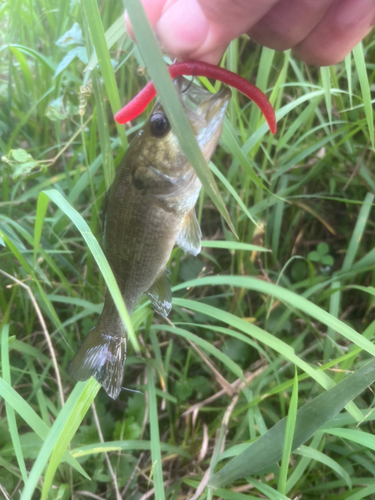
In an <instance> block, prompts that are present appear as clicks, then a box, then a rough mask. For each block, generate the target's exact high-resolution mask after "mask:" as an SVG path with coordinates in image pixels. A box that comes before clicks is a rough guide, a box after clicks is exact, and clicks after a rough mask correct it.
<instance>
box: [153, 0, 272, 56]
mask: <svg viewBox="0 0 375 500" xmlns="http://www.w3.org/2000/svg"><path fill="white" fill-rule="evenodd" d="M276 1H277V0H263V1H261V2H259V1H258V2H256V1H253V2H249V0H236V1H235V2H234V1H233V0H215V1H212V0H176V1H174V2H173V4H172V5H171V6H169V7H168V6H167V5H166V7H168V8H165V9H164V11H163V14H162V16H161V18H160V20H159V21H158V23H157V27H156V30H157V34H158V37H159V40H160V41H161V44H162V48H163V49H164V50H165V51H166V52H168V53H169V54H170V55H172V56H174V57H177V58H180V59H188V58H194V59H199V60H203V61H206V62H211V63H215V62H217V61H218V60H219V58H220V57H221V55H222V53H223V52H224V50H225V46H226V45H227V44H228V43H229V42H230V41H231V40H233V39H234V38H236V37H238V36H239V35H241V34H242V33H244V32H246V31H247V30H248V29H249V28H250V27H251V26H252V25H253V24H254V23H256V22H257V21H258V20H259V19H260V18H261V17H262V16H263V15H264V14H265V13H266V12H267V11H268V10H269V9H270V8H271V7H272V6H273V5H274V4H275V3H276Z"/></svg>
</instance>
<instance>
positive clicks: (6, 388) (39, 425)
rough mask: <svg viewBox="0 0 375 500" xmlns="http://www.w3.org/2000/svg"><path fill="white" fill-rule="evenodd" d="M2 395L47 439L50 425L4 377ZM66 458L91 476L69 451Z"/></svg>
mask: <svg viewBox="0 0 375 500" xmlns="http://www.w3.org/2000/svg"><path fill="white" fill-rule="evenodd" d="M0 395H1V397H3V398H4V400H5V401H6V402H7V403H8V404H9V405H10V406H11V407H12V408H13V409H14V410H15V411H16V412H17V413H18V415H20V417H21V418H23V420H24V421H25V422H26V423H27V425H29V426H30V427H31V429H32V430H33V431H34V432H35V434H37V435H38V436H39V437H40V438H41V439H42V440H45V439H47V436H48V433H49V431H50V428H49V427H48V425H47V424H46V423H45V422H43V420H42V419H41V418H40V417H39V415H38V414H37V413H36V412H35V411H34V410H33V408H32V407H31V406H30V405H29V404H28V403H27V402H26V401H25V400H24V399H23V398H22V397H21V396H20V395H19V394H18V393H17V392H16V391H15V390H14V389H13V388H12V387H11V386H10V385H9V384H8V383H7V382H5V380H3V379H2V378H0ZM64 460H65V461H66V462H67V463H68V464H69V465H71V466H72V467H74V468H75V469H76V470H77V471H78V472H80V473H81V474H82V475H83V476H85V477H86V478H87V479H89V476H88V475H87V474H86V472H85V471H84V469H83V468H82V467H81V465H80V464H79V463H78V462H77V460H76V459H75V458H73V457H72V456H71V454H70V453H69V452H66V453H65V455H64Z"/></svg>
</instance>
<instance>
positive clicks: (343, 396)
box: [210, 360, 375, 487]
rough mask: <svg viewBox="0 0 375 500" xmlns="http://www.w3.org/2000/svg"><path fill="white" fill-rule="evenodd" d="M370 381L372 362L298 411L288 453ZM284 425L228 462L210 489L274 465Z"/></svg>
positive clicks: (373, 375)
mask: <svg viewBox="0 0 375 500" xmlns="http://www.w3.org/2000/svg"><path fill="white" fill-rule="evenodd" d="M374 380H375V361H374V360H373V361H371V362H370V363H368V364H367V365H365V366H364V367H363V368H360V369H359V370H358V371H357V372H355V373H353V374H352V375H349V376H348V377H347V378H346V379H345V380H343V381H342V382H340V383H339V384H337V385H336V386H335V387H333V388H332V389H330V390H329V391H326V392H325V393H323V394H321V395H320V396H318V397H316V398H315V399H314V400H313V401H311V402H310V403H307V404H306V405H304V406H303V407H302V408H301V409H300V410H298V412H297V421H296V426H295V431H294V439H293V444H292V449H293V450H294V449H295V448H298V446H300V445H301V444H303V443H304V442H305V441H307V440H308V439H309V438H310V437H311V436H313V435H314V434H315V432H317V430H319V429H320V428H321V427H322V426H323V425H324V424H325V423H326V422H328V421H329V420H331V419H332V418H333V417H334V416H335V415H336V414H337V413H338V412H339V411H341V410H342V409H343V408H344V406H346V405H347V404H348V403H349V402H350V401H352V400H353V399H354V398H355V397H356V396H358V395H359V394H360V393H361V392H363V391H364V390H365V389H366V388H367V387H368V386H369V385H370V384H372V383H373V382H374ZM286 423H287V418H284V419H282V420H281V421H280V422H278V423H277V424H276V425H274V426H273V427H272V428H271V429H270V430H269V431H268V432H267V433H266V434H264V435H263V436H261V437H260V438H259V439H258V440H257V441H256V442H255V443H253V444H252V445H250V446H249V447H248V448H247V449H246V450H245V451H244V452H242V453H240V454H239V455H237V456H236V457H235V458H233V459H232V460H230V462H228V463H227V464H226V465H225V466H224V467H223V468H222V469H221V471H220V472H218V473H217V474H215V475H214V476H213V477H212V478H211V480H210V485H211V486H213V487H220V486H224V485H226V484H229V483H232V482H233V481H235V480H236V479H238V478H240V477H245V476H247V475H253V474H255V473H256V472H257V471H260V470H262V469H265V468H266V467H270V466H271V465H273V464H275V463H276V462H278V461H279V460H280V458H281V457H282V451H283V442H284V438H285V431H286Z"/></svg>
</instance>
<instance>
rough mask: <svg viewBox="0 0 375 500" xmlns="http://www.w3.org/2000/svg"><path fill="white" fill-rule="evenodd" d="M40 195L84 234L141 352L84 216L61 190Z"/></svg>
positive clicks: (108, 266)
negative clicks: (55, 206)
mask: <svg viewBox="0 0 375 500" xmlns="http://www.w3.org/2000/svg"><path fill="white" fill-rule="evenodd" d="M39 196H47V197H48V198H50V200H52V201H53V202H54V203H55V204H56V205H57V206H58V207H59V208H60V210H62V211H63V212H64V214H65V215H66V216H67V217H69V219H70V220H71V221H72V222H73V224H74V225H75V226H76V228H77V229H78V231H79V232H80V233H81V234H82V236H83V238H84V239H85V241H86V243H87V246H88V247H89V249H90V251H91V253H92V255H93V256H94V258H95V260H96V262H97V264H98V266H99V269H100V270H101V272H102V274H103V278H104V279H105V282H106V284H107V288H108V291H109V292H110V294H111V295H112V298H113V301H114V303H115V304H116V307H117V310H118V312H119V315H120V317H121V319H122V322H123V323H124V326H125V328H126V330H127V333H128V335H129V339H130V341H131V343H132V344H133V347H134V349H135V350H136V351H137V352H139V345H138V341H137V338H136V336H135V333H134V329H133V325H132V323H131V320H130V318H129V315H128V312H127V310H126V307H125V303H124V300H123V298H122V295H121V292H120V289H119V287H118V284H117V281H116V278H115V277H114V275H113V272H112V269H111V268H110V265H109V264H108V261H107V259H106V257H105V255H104V253H103V250H102V249H101V248H100V245H99V243H98V241H97V239H96V238H95V236H94V235H93V234H92V232H91V230H90V228H89V226H88V225H87V223H86V222H85V220H84V219H83V217H82V216H81V215H80V214H79V213H78V212H77V211H76V210H75V209H74V208H73V207H72V206H71V205H70V204H69V202H68V201H67V200H66V199H65V198H64V197H63V195H62V194H61V193H59V191H57V190H56V189H50V190H48V191H44V192H43V193H41V194H40V195H39Z"/></svg>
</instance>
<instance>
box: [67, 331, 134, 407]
mask: <svg viewBox="0 0 375 500" xmlns="http://www.w3.org/2000/svg"><path fill="white" fill-rule="evenodd" d="M125 356H126V337H125V336H112V335H110V334H107V333H103V332H102V331H101V328H100V323H99V324H98V325H97V326H96V327H95V328H93V329H92V330H91V331H90V332H89V333H88V334H87V336H86V338H85V340H84V341H83V343H82V345H81V347H80V348H79V350H78V352H77V353H76V355H75V356H74V358H73V360H72V361H71V363H70V365H69V369H68V371H69V373H70V374H71V375H72V377H73V378H74V379H75V380H77V381H79V380H81V381H83V380H87V379H89V378H90V377H94V378H95V379H96V380H97V381H98V382H99V384H101V386H102V387H103V389H104V390H105V391H106V393H107V394H108V396H110V397H111V398H113V399H116V398H117V397H118V395H119V394H120V391H121V386H122V379H123V375H124V361H125Z"/></svg>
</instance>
